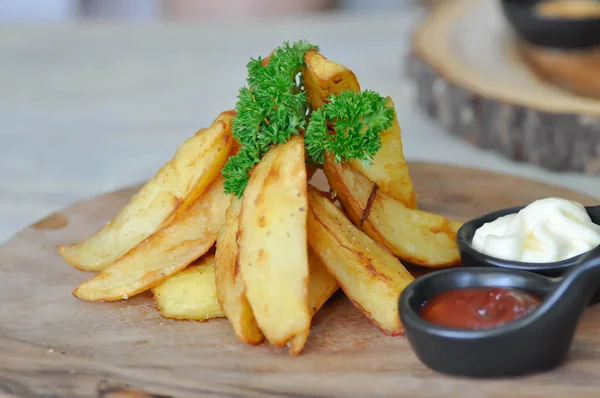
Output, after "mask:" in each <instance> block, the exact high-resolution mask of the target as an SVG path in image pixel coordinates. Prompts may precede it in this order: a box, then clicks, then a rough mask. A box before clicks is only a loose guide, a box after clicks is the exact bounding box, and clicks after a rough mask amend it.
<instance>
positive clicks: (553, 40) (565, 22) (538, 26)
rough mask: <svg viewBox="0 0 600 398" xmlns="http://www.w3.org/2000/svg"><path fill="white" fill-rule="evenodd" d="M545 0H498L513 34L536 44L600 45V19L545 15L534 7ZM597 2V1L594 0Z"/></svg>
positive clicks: (564, 46) (563, 46)
mask: <svg viewBox="0 0 600 398" xmlns="http://www.w3.org/2000/svg"><path fill="white" fill-rule="evenodd" d="M544 1H547V0H500V3H501V5H502V10H503V12H504V16H505V17H506V19H507V20H508V22H509V24H510V25H511V27H512V28H513V30H514V31H515V32H516V34H517V35H518V36H519V37H520V38H521V39H523V40H524V41H526V42H529V43H530V44H533V45H534V46H539V47H548V48H555V49H566V50H569V49H570V50H581V49H588V48H593V47H597V46H600V18H596V17H590V18H560V17H547V16H543V15H540V14H538V13H537V11H536V6H538V5H539V4H540V3H542V2H544ZM597 1H598V0H597Z"/></svg>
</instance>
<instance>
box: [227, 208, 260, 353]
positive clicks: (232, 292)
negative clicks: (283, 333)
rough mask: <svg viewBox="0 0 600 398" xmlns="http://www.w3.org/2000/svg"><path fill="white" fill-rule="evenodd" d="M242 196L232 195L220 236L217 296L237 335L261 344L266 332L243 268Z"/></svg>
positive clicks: (244, 340) (243, 339)
mask: <svg viewBox="0 0 600 398" xmlns="http://www.w3.org/2000/svg"><path fill="white" fill-rule="evenodd" d="M241 208H242V199H241V198H238V197H236V196H232V197H231V203H230V204H229V208H228V209H227V213H226V216H225V224H223V226H222V227H221V229H220V231H219V235H218V237H217V250H216V252H215V275H216V291H217V299H218V302H219V305H220V307H221V308H222V309H223V311H224V312H225V315H226V316H227V319H228V320H229V323H231V326H232V327H233V330H234V332H235V334H236V335H237V337H238V338H239V339H240V340H242V341H243V342H245V343H247V344H260V343H261V342H262V341H263V340H264V336H263V334H262V332H261V331H260V328H259V327H258V324H257V323H256V319H255V318H254V313H253V312H252V308H251V307H250V303H248V299H247V298H246V287H245V285H244V281H243V280H242V274H241V273H240V272H239V263H238V253H239V248H238V244H237V234H238V230H239V228H238V226H239V215H240V210H241Z"/></svg>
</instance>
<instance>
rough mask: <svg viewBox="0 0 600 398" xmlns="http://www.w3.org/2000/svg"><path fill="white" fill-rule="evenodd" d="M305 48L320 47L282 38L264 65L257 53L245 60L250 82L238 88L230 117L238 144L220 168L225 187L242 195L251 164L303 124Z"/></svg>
mask: <svg viewBox="0 0 600 398" xmlns="http://www.w3.org/2000/svg"><path fill="white" fill-rule="evenodd" d="M309 49H315V50H317V51H318V49H319V48H318V47H317V46H314V45H312V44H310V43H308V42H307V41H304V40H302V41H298V42H295V43H294V44H292V45H290V44H289V42H284V43H283V45H281V46H280V47H278V48H277V49H275V50H274V51H273V54H272V55H271V56H270V57H269V62H268V64H267V65H266V66H263V60H262V58H261V57H258V58H257V59H254V58H253V59H251V60H250V62H248V65H247V70H248V76H247V83H248V87H243V88H241V89H240V91H239V93H238V102H237V103H236V107H235V108H236V116H235V117H234V119H233V121H232V133H233V136H234V138H235V139H236V140H237V141H238V142H239V143H240V144H241V145H242V149H241V150H240V151H239V152H238V153H237V154H236V155H235V156H232V157H231V158H229V160H228V161H227V163H226V164H225V166H224V168H223V170H222V175H223V178H224V179H225V183H224V185H225V192H226V193H232V194H234V195H236V196H241V195H242V193H243V192H244V189H245V188H246V186H247V185H248V180H249V178H250V170H251V169H252V167H254V165H255V164H256V163H258V162H259V161H260V159H261V158H262V157H263V156H264V154H265V153H266V152H267V151H268V150H269V149H270V148H271V146H272V145H275V144H283V143H285V142H287V141H288V140H289V139H290V138H291V137H292V136H293V135H297V134H299V133H300V132H301V131H302V130H304V129H305V128H306V124H307V114H308V111H309V105H308V101H307V99H306V92H305V91H304V90H303V89H302V86H303V82H302V74H301V72H302V67H303V66H304V53H305V52H306V51H308V50H309Z"/></svg>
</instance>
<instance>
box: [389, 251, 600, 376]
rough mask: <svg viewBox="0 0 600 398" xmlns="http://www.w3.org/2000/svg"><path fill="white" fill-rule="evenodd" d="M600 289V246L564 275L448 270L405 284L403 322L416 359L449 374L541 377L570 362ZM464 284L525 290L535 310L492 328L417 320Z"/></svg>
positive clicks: (401, 306)
mask: <svg viewBox="0 0 600 398" xmlns="http://www.w3.org/2000/svg"><path fill="white" fill-rule="evenodd" d="M599 284H600V246H598V247H596V248H595V249H593V250H591V251H590V252H588V253H586V254H585V255H584V256H583V257H582V258H581V260H580V261H579V262H578V263H577V264H576V265H575V267H573V268H571V269H570V270H569V271H568V272H567V273H566V274H565V275H564V276H563V277H560V278H550V277H546V276H542V275H538V274H534V273H532V272H526V271H519V270H514V269H503V268H483V267H475V268H473V267H471V268H469V267H465V268H460V267H457V268H450V269H446V270H443V271H438V272H433V273H431V274H428V275H425V276H423V277H421V278H419V279H417V280H415V281H414V282H412V283H411V284H410V285H408V286H407V287H406V288H405V289H404V291H403V292H402V294H401V295H400V299H399V301H398V312H399V314H400V321H401V322H402V325H403V327H404V331H405V334H406V337H407V339H408V341H409V343H410V345H411V347H412V349H413V351H414V353H415V354H416V355H417V357H418V358H419V360H420V361H421V362H423V363H424V364H425V365H426V366H428V367H429V368H431V369H433V370H435V371H438V372H441V373H446V374H451V375H458V376H467V377H477V378H491V377H509V376H519V375H525V374H530V373H537V372H541V371H545V370H549V369H552V368H554V367H557V366H559V365H560V364H561V363H562V362H563V361H564V360H565V359H566V357H567V354H568V352H569V350H570V347H571V344H572V341H573V338H574V335H575V330H576V328H577V325H578V323H579V320H580V318H581V315H582V313H583V311H584V309H585V307H586V305H587V304H588V303H589V301H590V299H591V297H592V295H593V293H594V292H595V291H596V290H597V289H598V285H599ZM467 287H490V288H494V287H504V288H511V289H520V290H524V291H527V292H530V293H532V294H533V295H536V296H538V297H539V298H540V299H541V303H540V305H539V307H537V308H536V309H535V310H533V311H532V312H531V313H529V314H527V315H525V316H523V317H521V318H518V319H516V320H514V321H512V322H508V323H505V324H502V325H499V326H497V327H495V328H489V329H480V330H470V329H457V328H449V327H445V326H441V325H437V324H435V323H432V322H429V321H427V320H425V319H424V318H422V317H421V316H420V312H421V310H422V308H423V306H424V305H425V304H426V303H427V302H428V301H429V300H430V299H431V298H432V297H434V296H436V295H437V294H439V293H442V292H445V291H448V290H454V289H460V288H467Z"/></svg>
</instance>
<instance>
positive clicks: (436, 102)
mask: <svg viewBox="0 0 600 398" xmlns="http://www.w3.org/2000/svg"><path fill="white" fill-rule="evenodd" d="M523 48H525V47H523V45H522V44H520V43H518V41H517V39H516V35H515V34H514V33H513V32H512V30H511V29H510V27H509V25H508V22H507V21H506V20H505V18H504V15H503V13H502V10H501V8H500V0H445V1H442V2H439V4H437V5H436V6H435V7H434V8H433V9H432V10H431V12H430V13H429V14H428V15H427V16H426V17H425V19H424V20H423V21H422V23H421V24H419V26H418V27H417V28H416V30H415V32H414V35H413V38H412V51H411V53H410V54H409V56H408V59H407V74H408V76H409V77H410V78H411V80H412V81H414V83H415V85H416V88H417V89H416V92H417V102H418V106H419V107H420V108H421V109H422V110H423V111H424V112H425V113H426V114H427V115H429V116H430V117H432V118H433V119H435V120H437V121H438V122H439V123H440V124H441V125H442V126H443V127H444V129H445V130H447V131H449V132H451V133H452V134H454V135H456V136H458V137H461V138H463V139H465V140H467V141H469V142H471V143H472V144H474V145H476V146H478V147H481V148H485V149H490V150H493V151H496V152H499V153H501V154H503V155H505V156H506V157H508V158H511V159H514V160H517V161H524V162H528V163H533V164H536V165H539V166H542V167H544V168H547V169H551V170H565V171H566V170H572V171H579V172H585V173H590V174H598V173H600V98H589V97H584V96H580V95H577V94H574V93H571V92H568V91H565V90H563V89H561V88H559V87H557V86H556V85H554V84H552V83H550V82H549V81H547V80H545V79H542V78H540V77H539V76H538V73H541V72H543V73H544V75H545V76H547V75H548V73H549V72H550V70H549V69H548V62H549V61H552V62H553V63H556V62H557V59H556V58H557V57H555V56H554V54H553V53H551V52H548V51H546V52H541V51H536V52H533V51H531V50H530V49H527V50H525V52H523ZM523 55H526V56H523ZM572 58H576V59H580V58H578V57H575V56H573V57H560V58H559V60H560V62H562V63H561V64H560V65H559V66H558V67H557V70H558V71H559V72H560V75H553V79H554V80H556V79H564V78H565V77H566V74H567V72H568V73H569V76H570V75H575V76H579V77H581V79H583V78H584V77H585V75H586V73H587V75H588V76H591V77H590V78H592V79H594V74H593V73H590V72H589V71H587V69H588V68H589V67H590V65H591V66H592V67H593V66H596V65H598V64H597V60H596V58H597V55H596V54H594V55H592V56H591V58H592V60H591V61H590V60H589V59H587V58H586V63H585V65H583V64H581V63H579V64H577V65H578V68H579V69H578V70H577V71H576V72H574V64H575V63H576V61H574V60H573V59H572ZM526 60H527V61H526ZM534 64H535V67H532V66H531V65H534ZM567 66H569V68H570V69H569V70H567V69H566V68H567ZM584 66H585V68H586V71H587V72H585V73H584V72H583V69H582V68H583V67H584ZM542 70H543V71H542ZM596 72H597V73H596V75H595V80H594V84H597V83H598V82H600V77H599V76H600V75H599V74H598V73H600V72H599V71H596ZM588 80H589V79H588ZM590 87H591V85H590Z"/></svg>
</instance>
